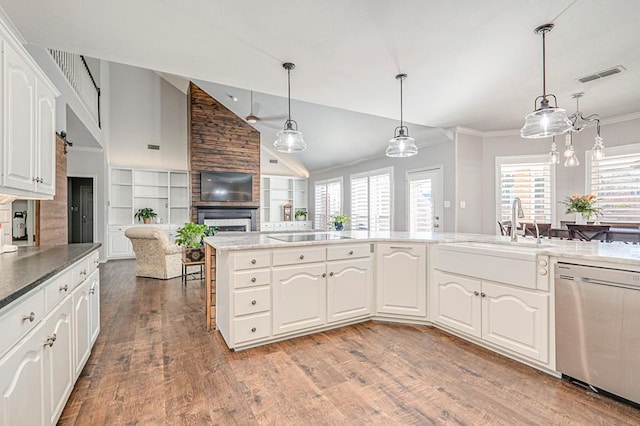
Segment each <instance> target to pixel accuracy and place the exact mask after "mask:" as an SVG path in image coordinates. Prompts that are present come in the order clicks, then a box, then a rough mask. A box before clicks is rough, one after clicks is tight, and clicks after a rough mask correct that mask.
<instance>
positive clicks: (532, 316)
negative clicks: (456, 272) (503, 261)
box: [482, 282, 549, 362]
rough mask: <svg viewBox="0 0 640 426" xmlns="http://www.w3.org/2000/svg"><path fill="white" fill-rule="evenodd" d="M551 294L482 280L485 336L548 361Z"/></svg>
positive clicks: (491, 340) (520, 351)
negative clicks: (549, 295)
mask: <svg viewBox="0 0 640 426" xmlns="http://www.w3.org/2000/svg"><path fill="white" fill-rule="evenodd" d="M548 306H549V297H548V296H547V295H545V294H538V293H533V292H530V291H526V290H519V289H515V288H511V287H506V286H502V285H498V284H493V283H487V282H483V283H482V338H483V339H485V340H487V341H489V342H492V343H495V344H497V345H500V346H502V347H504V348H506V349H510V350H512V351H514V352H517V353H519V354H522V355H525V356H528V357H530V358H533V359H536V360H538V361H543V362H548V361H549V307H548Z"/></svg>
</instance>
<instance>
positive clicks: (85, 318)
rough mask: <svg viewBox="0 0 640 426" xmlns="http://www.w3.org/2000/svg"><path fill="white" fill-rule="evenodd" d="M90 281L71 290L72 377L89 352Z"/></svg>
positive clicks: (82, 365) (79, 368) (82, 364)
mask: <svg viewBox="0 0 640 426" xmlns="http://www.w3.org/2000/svg"><path fill="white" fill-rule="evenodd" d="M90 288H91V281H89V280H87V281H85V282H83V283H82V284H80V286H78V287H77V288H76V289H75V290H73V293H72V296H73V335H74V337H75V339H74V341H75V344H74V348H73V359H74V367H73V368H74V377H75V378H77V377H78V376H79V375H80V372H82V368H83V367H84V364H85V363H86V362H87V359H89V354H90V353H91V295H90V294H89V290H90Z"/></svg>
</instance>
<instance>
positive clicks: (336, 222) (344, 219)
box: [329, 214, 351, 231]
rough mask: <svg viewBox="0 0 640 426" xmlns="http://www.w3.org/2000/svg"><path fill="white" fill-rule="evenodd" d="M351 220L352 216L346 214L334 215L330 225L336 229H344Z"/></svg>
mask: <svg viewBox="0 0 640 426" xmlns="http://www.w3.org/2000/svg"><path fill="white" fill-rule="evenodd" d="M349 222H351V218H350V217H349V216H347V215H346V214H338V215H332V216H331V221H330V222H329V225H330V226H331V227H332V228H333V229H335V230H336V231H342V230H343V229H344V225H345V224H347V223H349Z"/></svg>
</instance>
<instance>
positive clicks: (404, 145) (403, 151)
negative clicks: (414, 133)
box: [386, 130, 418, 158]
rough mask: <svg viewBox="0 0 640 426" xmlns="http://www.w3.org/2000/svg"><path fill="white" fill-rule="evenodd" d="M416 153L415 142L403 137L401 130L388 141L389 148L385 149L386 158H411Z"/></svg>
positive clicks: (412, 139)
mask: <svg viewBox="0 0 640 426" xmlns="http://www.w3.org/2000/svg"><path fill="white" fill-rule="evenodd" d="M417 153H418V147H417V146H416V140H415V139H414V138H412V137H411V136H409V135H405V134H404V131H403V130H400V132H399V134H398V135H397V136H395V137H393V138H391V139H389V146H388V147H387V151H386V154H387V157H400V158H404V157H411V156H412V155H416V154H417Z"/></svg>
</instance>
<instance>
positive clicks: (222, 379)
mask: <svg viewBox="0 0 640 426" xmlns="http://www.w3.org/2000/svg"><path fill="white" fill-rule="evenodd" d="M134 266H135V265H134V261H110V262H108V263H107V264H104V265H101V266H100V279H101V283H102V285H101V298H102V301H101V303H102V305H101V306H102V321H101V326H102V331H101V334H100V336H99V337H98V341H97V343H96V346H95V347H94V349H93V353H92V355H91V358H90V359H89V361H88V363H87V366H86V367H85V369H84V371H83V372H82V375H81V377H80V379H79V380H78V382H77V384H76V386H75V389H74V391H73V393H72V395H71V397H70V399H69V402H68V403H67V406H66V407H65V410H64V412H63V413H62V417H61V419H60V424H63V425H67V424H79V425H89V424H90V425H104V424H108V425H159V424H167V425H180V424H192V425H200V424H224V425H226V424H232V425H233V424H237V425H252V424H281V425H289V424H292V425H297V424H305V425H322V424H328V425H345V424H349V425H378V424H380V425H383V424H384V425H389V424H419V425H423V424H440V423H457V424H491V425H493V424H509V425H512V424H544V425H548V424H580V425H588V424H616V425H623V424H629V425H631V424H636V425H638V424H640V410H638V409H636V408H634V407H632V406H630V405H626V404H622V403H619V402H616V401H614V400H612V399H609V398H607V397H604V396H600V395H596V394H594V393H592V392H587V391H586V390H584V389H582V388H580V387H578V386H575V385H571V384H569V383H567V382H566V381H563V380H559V379H556V378H554V377H551V376H548V375H546V374H544V373H541V372H538V371H536V370H534V369H532V368H529V367H526V366H524V365H522V364H519V363H517V362H515V361H512V360H509V359H506V358H504V357H502V356H500V355H497V354H494V353H492V352H489V351H487V350H484V349H482V348H479V347H477V346H475V345H473V344H470V343H467V342H465V341H463V340H461V339H458V338H456V337H454V336H451V335H449V334H447V333H444V332H442V331H439V330H437V329H435V328H429V327H423V326H407V325H395V324H388V323H379V322H367V323H364V324H360V325H356V326H350V327H345V328H342V329H338V330H333V331H330V332H325V333H319V334H316V335H313V336H307V337H303V338H298V339H294V340H290V341H286V342H281V343H276V344H271V345H268V346H265V347H261V348H256V349H250V350H246V351H243V352H237V353H235V352H230V351H229V350H228V349H227V348H226V346H225V344H224V342H223V341H222V338H221V337H220V335H219V334H218V333H208V332H206V329H205V314H204V286H203V285H202V284H201V283H200V282H199V281H192V282H190V283H189V284H188V287H187V288H186V290H185V289H184V288H183V287H182V285H181V283H180V278H176V279H172V280H167V281H161V280H155V279H147V278H138V279H136V278H135V276H134Z"/></svg>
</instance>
